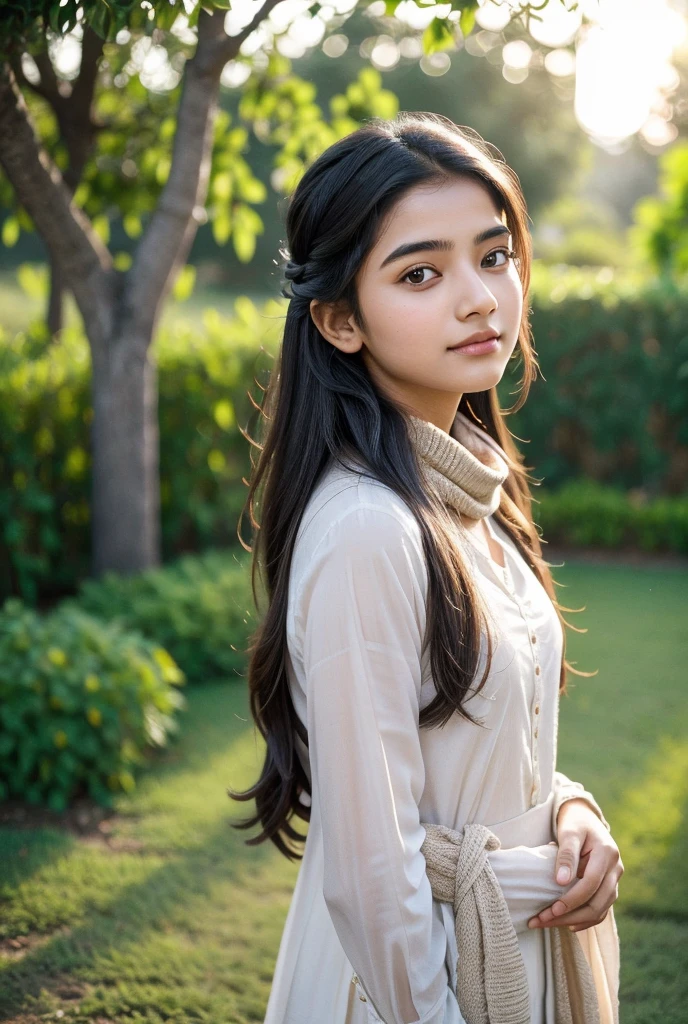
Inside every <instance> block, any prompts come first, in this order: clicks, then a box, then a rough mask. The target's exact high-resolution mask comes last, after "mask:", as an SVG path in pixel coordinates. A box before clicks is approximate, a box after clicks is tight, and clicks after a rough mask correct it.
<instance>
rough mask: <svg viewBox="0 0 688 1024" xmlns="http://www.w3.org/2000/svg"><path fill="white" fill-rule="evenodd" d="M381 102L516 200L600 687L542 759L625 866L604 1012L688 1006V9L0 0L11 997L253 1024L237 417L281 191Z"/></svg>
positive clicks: (245, 422) (509, 387)
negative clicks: (526, 230) (450, 132)
mask: <svg viewBox="0 0 688 1024" xmlns="http://www.w3.org/2000/svg"><path fill="white" fill-rule="evenodd" d="M398 110H410V111H412V110H428V111H434V112H437V113H441V114H444V115H446V116H447V117H449V118H451V119H452V120H453V121H455V122H456V123H457V124H460V125H467V126H470V127H471V128H473V129H475V130H476V131H477V132H479V133H480V134H481V135H482V136H483V137H484V138H485V139H486V140H487V141H488V142H489V143H491V144H492V145H493V146H496V147H497V148H498V150H499V151H500V152H501V154H503V156H504V158H505V159H506V161H507V162H508V163H509V164H510V165H511V166H512V167H513V168H514V169H515V170H516V172H517V174H518V175H519V178H520V181H521V184H522V186H523V189H524V192H525V195H526V199H527V202H528V207H529V213H530V218H531V233H532V238H533V245H534V255H535V260H534V264H533V278H532V286H531V293H530V305H531V309H532V325H533V334H534V343H535V348H536V351H537V355H538V361H539V364H540V367H541V377H540V379H538V380H537V382H536V383H535V384H534V385H533V386H532V388H531V392H530V397H529V399H528V402H527V404H526V405H525V407H524V408H523V409H521V410H519V412H518V413H515V414H514V415H513V416H509V417H508V418H507V425H508V426H509V428H510V429H511V431H512V433H514V435H515V436H516V438H517V439H518V441H519V444H520V445H521V447H522V450H524V451H525V454H526V458H527V463H528V465H529V467H531V473H532V474H533V475H534V476H535V478H536V479H537V480H538V481H539V486H537V487H535V488H534V497H535V503H534V517H535V521H536V523H537V524H538V525H539V526H540V528H541V530H542V533H543V536H544V539H545V541H546V542H547V547H546V549H545V550H546V557H548V559H549V561H550V562H551V563H553V564H554V569H553V573H554V576H555V579H556V580H557V581H558V582H559V583H560V584H561V586H562V587H563V588H565V589H564V590H563V596H560V601H561V602H562V603H563V604H564V605H566V606H568V607H569V608H571V609H575V611H572V612H571V613H569V614H567V618H568V620H569V622H571V624H572V629H571V631H570V633H569V638H568V644H569V647H568V651H569V660H571V661H572V662H573V663H574V664H575V666H576V668H578V669H579V670H580V671H582V672H585V673H591V674H590V675H589V676H588V675H586V676H583V677H578V676H573V677H572V678H571V681H570V684H569V694H568V695H567V696H566V697H564V698H562V704H561V725H560V735H559V767H560V768H561V769H562V770H563V771H565V772H566V773H567V774H568V775H570V776H571V777H573V778H576V779H579V780H580V781H582V782H583V783H584V784H585V785H586V786H587V788H589V789H591V790H592V791H593V792H594V793H595V795H596V797H597V798H598V800H599V801H600V802H601V803H602V805H603V807H604V809H605V814H606V816H607V818H608V820H609V821H610V823H611V825H612V831H613V834H614V837H615V839H616V841H617V843H618V844H619V847H620V849H621V853H622V858H623V861H624V864H625V867H626V873H625V875H624V877H623V879H622V882H621V884H620V897H619V900H618V902H617V904H616V908H617V909H616V913H617V919H618V921H619V932H620V936H621V943H622V993H621V995H622V1002H621V1020H622V1021H623V1022H624V1024H653V1022H655V1021H656V1022H658V1024H659V1022H661V1024H674V1022H676V1024H678V1022H679V1021H682V1020H685V1005H686V998H688V981H687V979H688V970H687V968H688V955H687V953H686V951H687V950H688V875H687V874H686V871H685V856H686V854H687V853H688V824H687V819H686V807H687V804H688V729H687V728H686V727H687V725H688V704H687V702H686V683H687V678H688V674H687V672H686V658H687V655H688V650H687V648H688V643H687V637H688V630H687V629H686V621H687V620H688V614H687V613H688V3H687V2H686V0H581V2H578V3H576V2H573V0H547V2H544V3H543V0H538V3H535V4H529V3H520V2H517V0H501V2H498V0H480V2H479V0H452V2H451V3H444V4H438V3H435V2H434V0H431V2H428V3H421V2H415V0H374V2H373V3H357V2H356V0H332V2H331V3H327V4H321V3H311V2H308V0H280V2H274V0H234V2H232V3H230V2H228V0H227V2H225V0H209V2H207V3H203V4H201V3H199V2H198V0H183V2H182V0H177V2H176V3H172V2H162V0H141V2H135V3H131V2H129V0H110V2H108V3H107V4H106V3H104V2H103V0H55V2H52V3H50V2H48V3H46V2H43V0H40V2H38V0H29V2H27V3H23V4H17V3H15V2H13V0H0V237H1V240H2V246H1V247H0V859H1V860H2V863H3V864H4V865H6V866H7V870H6V871H5V872H4V877H3V878H0V963H1V964H2V975H1V976H0V1011H1V1012H2V1014H3V1019H4V1020H11V1021H16V1022H19V1021H21V1022H22V1024H28V1022H29V1021H33V1020H38V1019H39V1018H40V1019H42V1020H48V1019H53V1018H58V1017H70V1016H71V1017H72V1018H73V1019H74V1020H79V1021H87V1020H88V1021H91V1020H92V1021H94V1022H100V1024H105V1022H108V1021H114V1020H120V1019H125V1017H126V1019H134V1020H136V1021H146V1022H148V1021H150V1022H153V1021H155V1022H157V1021H159V1020H161V1019H163V1017H164V1018H165V1019H170V1018H172V1019H174V1020H176V1021H179V1022H186V1021H200V1020H201V1019H202V1020H209V1021H211V1022H212V1021H218V1022H219V1021H223V1022H226V1021H232V1022H244V1021H260V1020H262V1019H263V1014H264V1012H265V1005H266V1002H267V996H268V993H269V988H270V981H271V978H272V972H273V969H274V959H275V956H276V953H277V947H278V943H279V938H280V935H281V930H282V927H283V923H284V918H285V916H286V912H287V908H288V905H289V899H290V895H291V891H292V889H293V885H294V881H295V878H296V872H297V865H296V864H292V863H289V862H287V861H286V860H285V859H284V858H282V857H281V856H280V855H279V854H278V852H277V851H276V850H275V849H274V848H270V849H269V848H267V847H266V846H265V845H262V846H259V847H253V848H251V847H247V846H246V845H245V839H246V838H248V836H247V835H246V834H244V835H242V834H241V833H238V832H237V831H236V830H235V829H231V828H230V827H229V823H230V821H232V820H236V819H237V818H241V817H244V816H245V814H247V813H248V811H247V807H249V806H251V805H238V804H236V803H234V802H233V801H231V800H229V799H228V796H227V793H226V789H227V787H231V788H232V789H235V790H236V789H243V788H246V787H247V786H248V785H250V784H251V783H252V782H253V781H255V779H256V778H257V774H258V772H259V770H260V766H261V765H262V758H263V747H262V740H261V739H260V737H259V735H258V734H257V732H256V731H255V730H254V729H253V726H252V723H251V719H250V713H249V708H248V696H247V686H246V678H245V666H246V648H247V644H248V642H249V638H250V634H251V632H252V630H253V629H254V628H255V626H256V623H257V620H258V618H259V616H260V610H259V608H257V606H256V604H255V603H254V598H253V595H252V592H251V581H250V572H249V564H250V553H249V552H248V551H247V550H246V549H245V548H246V544H247V543H250V539H251V538H250V522H249V519H248V515H247V513H246V512H244V520H243V525H242V526H241V527H240V525H239V518H240V515H241V512H242V508H243V506H244V502H245V500H246V492H247V486H246V481H247V480H248V478H249V476H250V473H251V456H252V454H253V460H254V461H255V457H256V451H255V450H253V445H252V443H251V441H250V438H254V439H255V438H257V437H258V436H259V417H258V415H257V411H256V405H257V404H258V405H259V404H260V402H261V400H262V395H263V389H264V388H265V386H266V385H267V380H268V377H269V374H270V369H271V367H272V365H273V361H274V357H275V353H276V352H277V350H278V346H279V341H280V335H281V330H282V326H283V322H284V315H285V311H286V307H287V303H286V300H285V299H284V298H282V296H281V294H280V286H281V280H282V278H281V269H280V268H281V264H282V258H281V256H280V252H279V250H280V248H281V247H282V246H284V244H285V232H284V226H283V225H284V213H285V210H286V202H287V197H288V195H289V193H290V191H291V190H292V189H293V187H294V185H295V184H296V182H297V181H298V178H299V177H300V175H301V174H302V173H303V170H304V169H305V167H306V166H308V164H309V163H310V162H312V160H313V159H315V157H316V156H317V155H318V154H319V153H320V152H322V150H323V149H325V148H326V147H327V146H328V145H330V144H331V143H332V142H334V141H335V140H336V139H337V138H340V137H342V136H344V135H346V134H348V133H349V132H350V131H353V130H354V129H355V128H356V127H358V126H359V125H360V124H361V123H362V122H363V121H364V120H365V119H366V118H367V117H370V116H373V115H376V116H383V117H393V116H394V115H395V114H396V112H397V111H398ZM516 369H517V374H516V376H512V377H505V379H504V380H503V381H502V383H501V385H500V397H501V401H502V406H503V407H504V408H507V409H508V407H509V406H511V405H513V404H514V402H515V391H516V384H517V380H518V371H519V370H520V367H517V368H516ZM259 518H260V516H259V515H258V519H259ZM240 536H241V538H243V543H242V541H241V540H240ZM258 593H259V594H260V585H259V587H258Z"/></svg>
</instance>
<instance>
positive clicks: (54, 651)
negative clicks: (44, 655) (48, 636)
mask: <svg viewBox="0 0 688 1024" xmlns="http://www.w3.org/2000/svg"><path fill="white" fill-rule="evenodd" d="M48 661H50V662H52V664H53V665H60V666H62V665H66V664H67V655H66V654H65V652H64V651H61V650H60V648H59V647H51V648H49V650H48Z"/></svg>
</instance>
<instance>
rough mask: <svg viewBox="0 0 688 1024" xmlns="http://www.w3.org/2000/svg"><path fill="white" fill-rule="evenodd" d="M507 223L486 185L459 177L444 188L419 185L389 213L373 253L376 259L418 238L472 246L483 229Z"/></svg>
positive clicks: (443, 185) (442, 186)
mask: <svg viewBox="0 0 688 1024" xmlns="http://www.w3.org/2000/svg"><path fill="white" fill-rule="evenodd" d="M493 224H506V216H505V215H503V214H500V212H499V211H498V209H497V207H496V205H495V202H494V200H493V198H492V196H491V194H490V192H489V191H488V189H487V187H486V186H485V185H482V184H481V183H480V182H477V181H475V180H474V179H472V178H455V179H452V180H451V181H449V182H446V183H444V184H442V185H437V184H434V185H431V186H429V185H425V184H424V185H418V186H416V187H414V188H413V189H411V191H410V192H408V193H407V194H406V195H405V196H403V198H401V199H400V200H399V202H397V203H396V204H395V205H394V207H393V208H392V209H391V210H390V211H389V214H388V215H387V217H386V218H385V219H384V221H383V224H382V226H381V230H380V233H379V235H378V238H377V240H376V242H375V245H374V246H373V249H372V250H371V255H372V254H373V253H374V254H375V255H376V256H377V255H378V254H379V253H381V252H382V250H384V251H385V252H386V251H387V250H388V249H389V248H391V247H393V246H394V245H395V244H396V243H398V242H404V241H410V240H412V239H413V238H415V237H416V235H417V233H418V232H419V231H422V232H423V234H422V235H417V237H419V238H420V237H423V238H427V237H430V235H431V234H432V237H443V238H444V237H448V236H451V237H453V238H455V239H456V240H457V242H465V243H468V242H469V241H472V239H473V236H474V235H476V234H477V233H478V231H480V230H481V229H483V228H488V227H490V226H492V225H493Z"/></svg>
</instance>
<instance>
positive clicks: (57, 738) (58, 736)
mask: <svg viewBox="0 0 688 1024" xmlns="http://www.w3.org/2000/svg"><path fill="white" fill-rule="evenodd" d="M68 742H69V740H68V739H67V733H66V732H63V730H62V729H60V730H59V732H56V733H55V734H54V735H53V743H54V744H55V746H56V747H66V746H67V744H68Z"/></svg>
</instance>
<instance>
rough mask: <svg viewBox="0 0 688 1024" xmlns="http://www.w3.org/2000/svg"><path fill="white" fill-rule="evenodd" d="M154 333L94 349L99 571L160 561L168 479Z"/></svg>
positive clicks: (95, 571) (131, 569) (94, 569)
mask: <svg viewBox="0 0 688 1024" xmlns="http://www.w3.org/2000/svg"><path fill="white" fill-rule="evenodd" d="M149 342H150V339H149V338H146V337H119V338H113V339H112V340H111V341H110V343H109V344H108V346H107V348H106V350H105V352H104V355H98V353H97V349H96V348H95V347H94V349H93V366H92V384H91V390H92V398H93V411H94V416H93V421H92V424H93V426H92V434H91V451H92V458H93V463H92V464H93V480H92V493H91V515H92V522H91V537H92V544H93V547H92V563H91V575H92V576H94V577H98V576H99V575H100V574H101V573H103V572H105V571H106V570H107V569H112V570H115V571H116V572H121V573H123V574H131V573H136V572H140V571H141V570H142V569H144V568H148V567H151V566H157V565H159V564H160V561H161V551H160V482H159V448H160V444H159V432H158V382H157V366H156V364H155V361H154V359H153V358H152V356H151V350H150V344H149Z"/></svg>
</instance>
